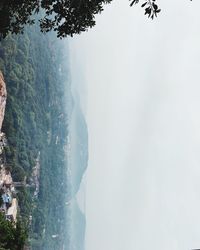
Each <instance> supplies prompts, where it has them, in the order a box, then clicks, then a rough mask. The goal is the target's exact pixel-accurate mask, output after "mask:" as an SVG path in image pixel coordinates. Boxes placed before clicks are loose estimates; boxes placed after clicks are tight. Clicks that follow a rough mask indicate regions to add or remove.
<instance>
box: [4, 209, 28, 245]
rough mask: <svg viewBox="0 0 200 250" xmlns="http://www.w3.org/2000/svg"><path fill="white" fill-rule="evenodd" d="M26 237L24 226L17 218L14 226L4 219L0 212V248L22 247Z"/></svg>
mask: <svg viewBox="0 0 200 250" xmlns="http://www.w3.org/2000/svg"><path fill="white" fill-rule="evenodd" d="M26 239H27V231H26V230H25V226H24V225H23V224H22V223H21V222H20V221H19V220H18V222H17V224H16V226H14V225H13V224H12V223H11V222H10V221H7V220H5V218H4V215H3V214H2V213H0V250H6V249H8V250H11V249H12V250H20V249H23V246H24V244H25V241H26Z"/></svg>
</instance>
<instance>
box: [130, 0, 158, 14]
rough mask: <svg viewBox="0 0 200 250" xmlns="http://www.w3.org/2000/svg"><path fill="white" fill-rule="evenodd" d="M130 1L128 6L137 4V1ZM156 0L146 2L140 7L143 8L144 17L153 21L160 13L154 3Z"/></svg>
mask: <svg viewBox="0 0 200 250" xmlns="http://www.w3.org/2000/svg"><path fill="white" fill-rule="evenodd" d="M129 1H131V4H130V6H133V5H134V4H138V3H139V0H129ZM155 2H156V0H146V1H145V2H144V3H143V4H142V5H141V7H142V8H144V15H147V16H148V18H151V19H154V17H157V14H158V13H160V11H161V9H159V7H158V5H157V4H156V3H155Z"/></svg>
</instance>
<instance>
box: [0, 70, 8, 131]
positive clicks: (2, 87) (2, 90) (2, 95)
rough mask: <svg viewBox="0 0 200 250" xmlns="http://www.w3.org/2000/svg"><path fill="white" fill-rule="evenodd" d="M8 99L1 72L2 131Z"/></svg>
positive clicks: (0, 120)
mask: <svg viewBox="0 0 200 250" xmlns="http://www.w3.org/2000/svg"><path fill="white" fill-rule="evenodd" d="M6 98H7V91H6V84H5V82H4V78H3V74H2V72H1V71H0V131H1V127H2V123H3V119H4V113H5V107H6Z"/></svg>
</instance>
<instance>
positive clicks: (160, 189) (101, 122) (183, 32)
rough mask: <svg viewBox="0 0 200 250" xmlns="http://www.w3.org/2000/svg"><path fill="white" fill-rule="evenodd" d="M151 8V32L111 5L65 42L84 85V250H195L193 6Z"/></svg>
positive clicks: (198, 202)
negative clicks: (86, 155)
mask: <svg viewBox="0 0 200 250" xmlns="http://www.w3.org/2000/svg"><path fill="white" fill-rule="evenodd" d="M159 7H161V9H162V12H161V13H160V15H159V17H158V18H157V19H156V20H154V21H153V22H152V21H151V20H148V19H147V18H146V17H145V16H143V10H142V9H140V8H139V6H138V7H137V6H135V7H134V8H130V7H129V5H128V1H127V2H126V1H115V2H113V3H112V4H111V5H109V6H106V8H105V11H104V12H103V13H102V15H100V16H99V17H98V18H97V25H96V27H95V28H94V29H93V30H91V31H89V32H88V33H86V34H83V35H81V36H80V37H76V38H75V39H73V40H71V41H70V50H71V55H73V60H72V67H74V69H78V68H79V69H80V68H81V71H82V74H84V81H85V82H86V84H87V98H86V104H84V105H85V108H84V110H85V115H86V120H87V124H88V131H89V166H88V170H87V173H86V177H87V183H86V221H87V226H86V250H94V249H95V250H102V249H104V250H111V249H115V250H124V249H127V250H128V249H132V250H146V249H152V250H160V249H162V250H169V249H170V250H187V249H193V248H199V247H200V237H199V224H200V213H199V211H200V199H199V197H200V196H199V195H200V182H199V177H200V156H199V149H200V129H199V128H200V112H199V107H200V99H199V93H200V85H199V70H200V65H199V58H200V32H199V27H200V19H199V13H198V8H199V7H200V4H199V3H197V2H192V3H191V2H190V1H184V2H182V1H167V2H166V1H159ZM77 71H78V70H77ZM74 72H76V70H74ZM73 74H75V73H73ZM73 74H72V78H73ZM84 96H86V95H84Z"/></svg>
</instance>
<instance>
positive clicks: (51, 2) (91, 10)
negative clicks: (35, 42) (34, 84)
mask: <svg viewBox="0 0 200 250" xmlns="http://www.w3.org/2000/svg"><path fill="white" fill-rule="evenodd" d="M111 1H112V0H94V1H92V0H1V2H0V35H1V37H3V38H4V37H6V36H7V35H8V33H9V32H11V33H15V34H17V33H22V32H23V30H24V27H25V25H26V24H29V25H31V24H34V23H35V20H38V21H39V25H40V28H41V31H42V32H48V31H51V30H54V31H55V32H56V33H57V37H59V38H62V37H66V36H73V35H74V34H79V33H81V32H84V31H86V30H88V29H89V28H92V27H93V26H94V25H95V15H96V14H98V13H101V12H102V11H103V6H104V5H105V4H108V3H110V2H111ZM129 1H131V4H130V6H133V5H134V4H138V3H139V2H140V0H129ZM141 7H143V8H145V15H148V17H151V18H152V19H153V18H154V16H157V14H158V13H159V12H160V9H159V8H158V6H157V5H156V4H155V0H145V1H144V2H143V4H142V6H141ZM39 12H40V14H39V15H37V14H38V13H39ZM41 13H42V14H41Z"/></svg>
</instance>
